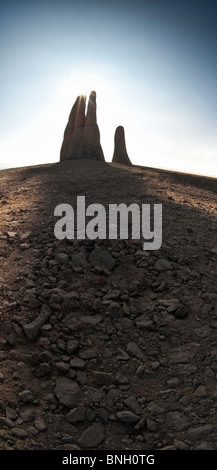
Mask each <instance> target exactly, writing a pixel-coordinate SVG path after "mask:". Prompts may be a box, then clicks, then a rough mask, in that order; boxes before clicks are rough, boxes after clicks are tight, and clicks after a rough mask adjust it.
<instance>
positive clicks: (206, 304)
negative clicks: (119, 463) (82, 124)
mask: <svg viewBox="0 0 217 470" xmlns="http://www.w3.org/2000/svg"><path fill="white" fill-rule="evenodd" d="M0 180H1V187H0V199H1V228H0V230H1V231H0V256H1V257H0V259H1V274H0V295H1V307H0V359H1V361H0V390H1V395H0V449H2V450H3V449H7V450H14V449H19V450H21V449H22V450H25V449H26V450H41V449H54V450H55V449H67V450H73V449H107V450H112V449H114V450H116V449H120V450H121V449H134V450H155V449H174V450H178V449H189V450H193V449H207V450H208V449H216V448H217V419H216V418H217V264H216V262H217V239H216V231H217V206H216V193H217V182H216V180H215V179H212V178H205V177H196V176H191V175H184V174H178V173H173V172H166V171H160V170H154V169H151V168H144V167H132V168H125V167H123V166H121V165H117V164H108V163H107V164H106V163H97V162H93V161H92V162H88V161H74V162H73V161H72V162H61V163H55V164H48V165H42V166H37V167H28V168H17V169H12V170H6V171H1V173H0ZM78 195H85V196H86V206H87V205H89V204H90V203H101V204H103V205H104V206H105V207H107V206H108V204H110V203H117V204H118V203H121V202H124V203H126V204H127V205H129V204H130V203H132V202H134V203H137V204H142V203H144V204H145V203H147V204H151V205H152V204H154V203H157V204H162V205H163V244H162V247H161V248H160V249H159V250H157V251H146V252H145V251H143V250H142V240H131V239H129V240H117V241H115V240H112V241H109V240H95V241H91V240H88V239H87V240H80V241H77V240H63V241H59V240H57V239H56V238H55V237H54V224H55V222H56V221H57V218H55V217H54V208H55V206H56V205H57V204H59V203H69V204H71V205H72V206H73V207H76V198H77V196H78Z"/></svg>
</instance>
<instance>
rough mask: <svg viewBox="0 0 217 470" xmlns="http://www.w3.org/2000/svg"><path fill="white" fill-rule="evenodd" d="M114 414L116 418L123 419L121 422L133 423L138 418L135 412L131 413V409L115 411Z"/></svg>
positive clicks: (136, 421)
mask: <svg viewBox="0 0 217 470" xmlns="http://www.w3.org/2000/svg"><path fill="white" fill-rule="evenodd" d="M116 416H117V418H118V419H120V420H121V421H123V423H127V424H135V423H138V421H139V420H140V418H139V416H137V415H136V414H135V413H132V411H128V410H126V411H118V412H117V413H116Z"/></svg>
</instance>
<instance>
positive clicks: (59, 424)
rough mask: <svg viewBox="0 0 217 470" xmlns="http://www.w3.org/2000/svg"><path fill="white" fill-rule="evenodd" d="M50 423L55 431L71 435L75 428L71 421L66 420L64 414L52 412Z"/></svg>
mask: <svg viewBox="0 0 217 470" xmlns="http://www.w3.org/2000/svg"><path fill="white" fill-rule="evenodd" d="M52 424H53V429H54V431H55V432H60V433H64V434H69V435H72V434H74V433H75V431H76V428H75V427H74V426H73V425H72V424H71V423H69V422H68V421H66V418H65V416H64V415H59V414H54V415H53V423H52Z"/></svg>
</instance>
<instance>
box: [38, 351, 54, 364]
mask: <svg viewBox="0 0 217 470" xmlns="http://www.w3.org/2000/svg"><path fill="white" fill-rule="evenodd" d="M38 357H39V361H40V362H50V361H51V360H52V354H51V353H50V351H42V352H40V354H39V356H38Z"/></svg>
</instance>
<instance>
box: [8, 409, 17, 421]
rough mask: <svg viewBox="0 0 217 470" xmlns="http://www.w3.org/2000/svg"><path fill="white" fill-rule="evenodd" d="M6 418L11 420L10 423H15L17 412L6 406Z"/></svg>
mask: <svg viewBox="0 0 217 470" xmlns="http://www.w3.org/2000/svg"><path fill="white" fill-rule="evenodd" d="M5 411H6V417H7V418H9V419H11V420H12V421H15V420H16V419H17V412H16V411H15V410H13V408H10V407H9V406H6V409H5Z"/></svg>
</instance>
